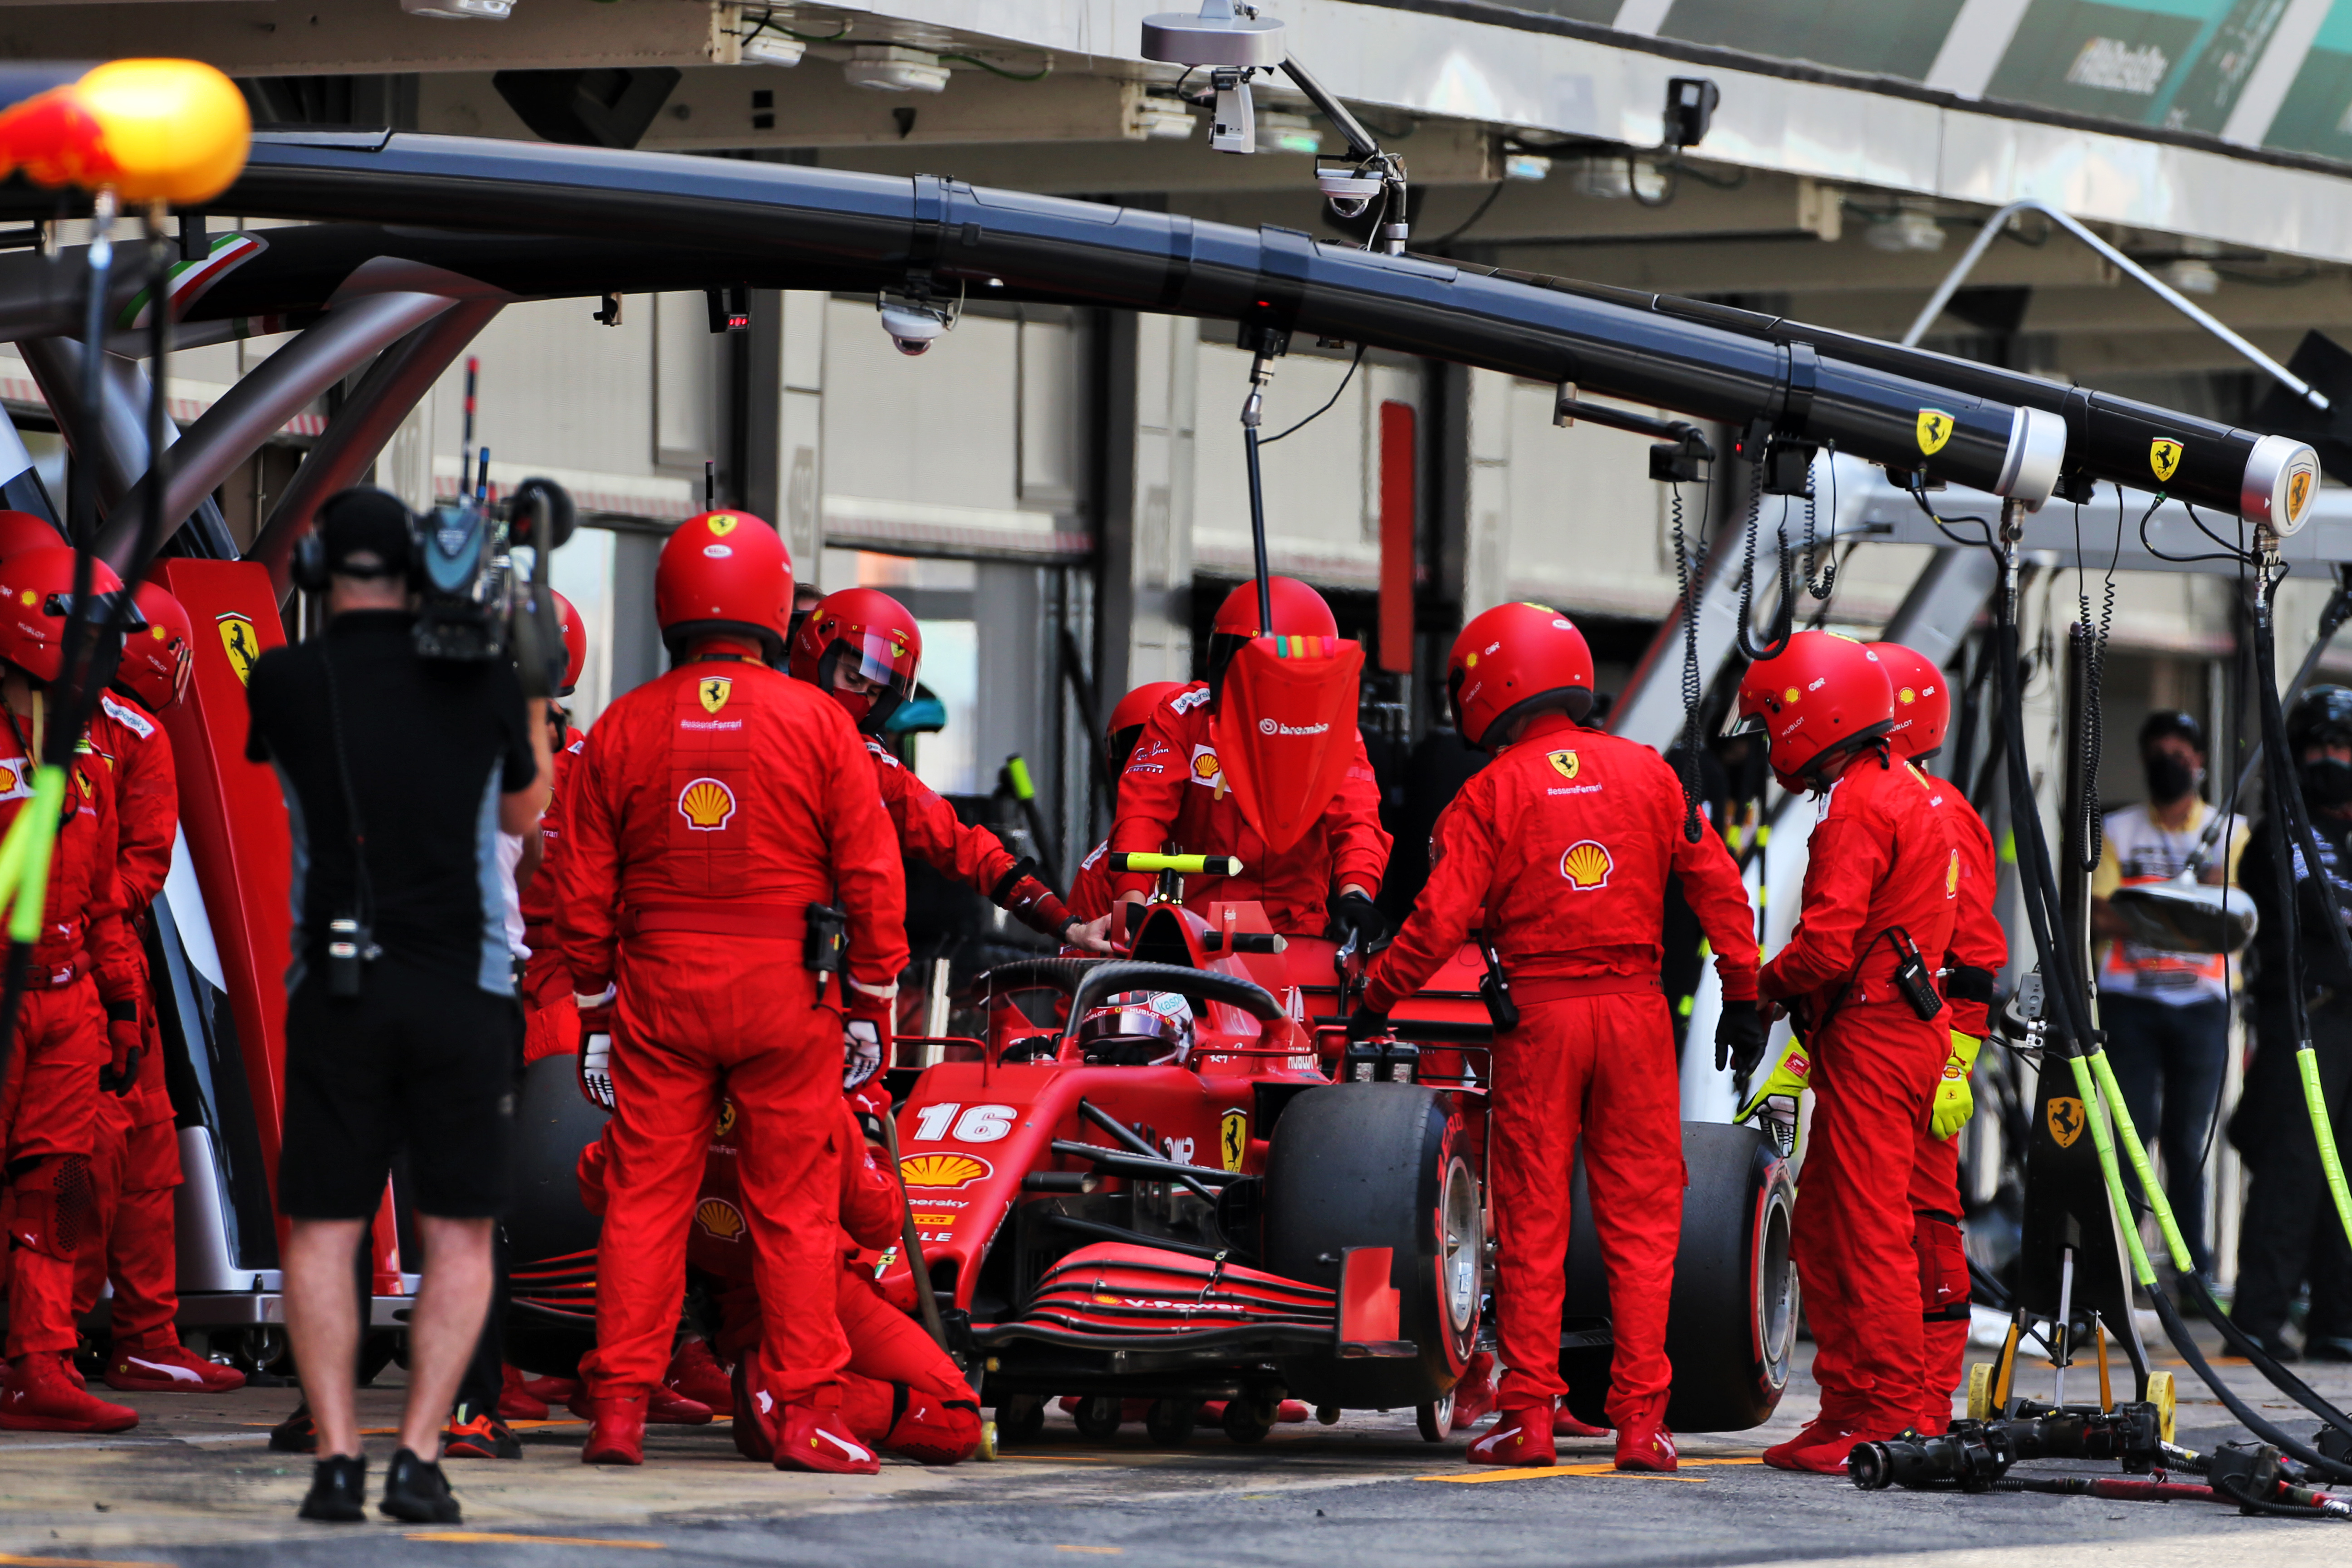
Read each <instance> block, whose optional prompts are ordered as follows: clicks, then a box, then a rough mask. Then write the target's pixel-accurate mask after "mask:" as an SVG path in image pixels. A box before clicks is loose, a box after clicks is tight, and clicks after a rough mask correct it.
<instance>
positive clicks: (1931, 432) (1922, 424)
mask: <svg viewBox="0 0 2352 1568" xmlns="http://www.w3.org/2000/svg"><path fill="white" fill-rule="evenodd" d="M1917 429H1918V436H1919V455H1920V456H1921V457H1923V458H1932V457H1934V456H1935V455H1936V454H1937V453H1938V452H1940V451H1942V450H1943V449H1944V443H1945V442H1947V441H1948V440H1950V439H1951V438H1952V416H1950V415H1948V414H1947V413H1945V412H1944V411H1943V410H1942V409H1940V408H1922V409H1921V410H1919V420H1918V426H1917Z"/></svg>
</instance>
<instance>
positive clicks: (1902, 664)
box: [1870, 642, 1952, 763]
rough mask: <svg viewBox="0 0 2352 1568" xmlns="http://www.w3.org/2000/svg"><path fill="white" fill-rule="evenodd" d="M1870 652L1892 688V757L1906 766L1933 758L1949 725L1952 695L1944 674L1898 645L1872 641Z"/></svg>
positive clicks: (1897, 643)
mask: <svg viewBox="0 0 2352 1568" xmlns="http://www.w3.org/2000/svg"><path fill="white" fill-rule="evenodd" d="M1870 651H1871V652H1873V653H1874V654H1876V655H1877V656H1878V662H1879V663H1880V664H1882V665H1884V666H1885V668H1886V679H1888V680H1889V681H1891V682H1892V683H1893V684H1894V687H1895V728H1894V729H1892V730H1890V731H1887V733H1888V734H1889V735H1890V736H1891V737H1892V738H1893V740H1892V744H1893V745H1894V748H1895V755H1896V756H1898V757H1900V758H1902V759H1903V760H1904V761H1905V762H1906V763H1916V762H1918V761H1920V760H1921V759H1922V758H1925V757H1932V756H1934V755H1935V754H1936V753H1937V752H1940V751H1942V750H1943V749H1944V731H1946V730H1948V729H1949V728H1950V727H1951V723H1952V694H1951V692H1950V690H1949V689H1948V686H1947V682H1946V681H1945V679H1944V672H1943V671H1942V670H1940V669H1938V668H1936V666H1935V662H1934V661H1933V660H1931V659H1930V658H1928V657H1927V655H1926V654H1923V653H1920V652H1918V651H1916V649H1912V648H1907V647H1904V646H1903V645H1902V644H1901V643H1899V642H1874V643H1872V644H1871V645H1870Z"/></svg>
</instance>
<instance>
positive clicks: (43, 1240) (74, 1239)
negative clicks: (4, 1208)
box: [8, 1154, 97, 1263]
mask: <svg viewBox="0 0 2352 1568" xmlns="http://www.w3.org/2000/svg"><path fill="white" fill-rule="evenodd" d="M8 1186H9V1190H10V1192H11V1194H13V1195H14V1197H15V1198H16V1213H15V1215H14V1216H13V1217H12V1218H11V1219H10V1221H9V1225H8V1240H9V1243H10V1245H12V1246H14V1247H21V1248H23V1249H24V1250H25V1251H26V1252H34V1253H38V1254H40V1255H41V1256H42V1257H45V1258H56V1259H57V1260H58V1261H59V1262H61V1263H70V1262H71V1261H73V1258H74V1257H75V1255H76V1254H77V1253H79V1251H80V1250H81V1245H82V1241H83V1239H84V1238H85V1237H87V1236H88V1235H89V1229H90V1226H91V1225H92V1223H93V1221H94V1220H95V1218H96V1206H97V1194H96V1192H95V1191H94V1190H93V1188H92V1185H91V1183H90V1175H89V1156H88V1155H87V1154H43V1155H40V1156H38V1157H37V1158H35V1159H32V1160H20V1161H18V1162H17V1163H16V1164H14V1165H12V1166H10V1167H9V1173H8Z"/></svg>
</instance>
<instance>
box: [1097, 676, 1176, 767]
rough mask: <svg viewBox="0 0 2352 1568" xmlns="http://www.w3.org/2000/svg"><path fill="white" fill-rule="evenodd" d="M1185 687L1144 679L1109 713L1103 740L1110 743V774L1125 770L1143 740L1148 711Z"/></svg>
mask: <svg viewBox="0 0 2352 1568" xmlns="http://www.w3.org/2000/svg"><path fill="white" fill-rule="evenodd" d="M1184 687H1185V682H1183V681H1181V680H1147V681H1145V682H1144V683H1143V684H1142V685H1140V686H1139V687H1137V688H1136V689H1134V690H1132V691H1130V692H1129V693H1128V694H1127V695H1126V696H1124V697H1122V698H1120V699H1119V700H1118V707H1116V708H1114V709H1112V710H1110V722H1109V723H1108V724H1106V725H1105V726H1103V739H1104V740H1106V741H1108V742H1110V767H1111V772H1113V773H1120V772H1123V771H1125V769H1126V767H1127V759H1128V755H1129V752H1133V751H1134V750H1135V743H1136V742H1138V741H1139V740H1141V739H1143V727H1144V726H1145V725H1146V724H1149V723H1150V722H1151V710H1153V709H1154V708H1157V707H1159V706H1160V704H1161V703H1162V702H1165V701H1167V700H1169V699H1171V698H1172V697H1174V696H1175V695H1176V694H1177V693H1178V692H1180V691H1181V690H1183V689H1184Z"/></svg>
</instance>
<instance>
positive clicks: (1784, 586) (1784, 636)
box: [1738, 443, 1797, 664]
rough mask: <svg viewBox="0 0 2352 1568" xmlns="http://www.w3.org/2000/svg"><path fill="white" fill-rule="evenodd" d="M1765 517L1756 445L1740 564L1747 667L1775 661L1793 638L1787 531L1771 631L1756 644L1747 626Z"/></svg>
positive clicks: (1741, 640) (1760, 452)
mask: <svg viewBox="0 0 2352 1568" xmlns="http://www.w3.org/2000/svg"><path fill="white" fill-rule="evenodd" d="M1763 517H1764V449H1763V446H1762V444H1761V443H1759V444H1758V447H1757V450H1756V460H1755V463H1754V464H1753V466H1752V467H1751V468H1750V469H1749V471H1748V520H1747V526H1746V529H1745V532H1746V534H1747V545H1746V551H1747V552H1746V554H1745V555H1744V556H1743V557H1742V558H1741V560H1740V564H1739V629H1738V644H1739V657H1740V658H1744V659H1746V660H1748V663H1750V664H1760V663H1762V662H1763V661H1764V660H1766V659H1768V658H1780V655H1781V654H1783V653H1785V652H1787V651H1788V647H1789V639H1790V637H1793V636H1794V635H1795V626H1796V619H1797V583H1796V576H1795V574H1794V567H1793V563H1791V562H1790V559H1789V531H1788V529H1787V527H1786V526H1785V525H1784V526H1783V527H1782V528H1781V530H1780V603H1779V604H1778V605H1774V606H1773V610H1772V629H1771V630H1770V631H1769V632H1767V633H1766V634H1765V636H1764V640H1763V642H1761V643H1759V642H1757V641H1756V639H1755V637H1753V636H1752V635H1751V633H1750V630H1749V626H1748V616H1749V614H1750V613H1751V607H1752V605H1754V602H1755V594H1756V535H1757V532H1758V531H1759V527H1760V526H1761V524H1762V521H1763Z"/></svg>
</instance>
